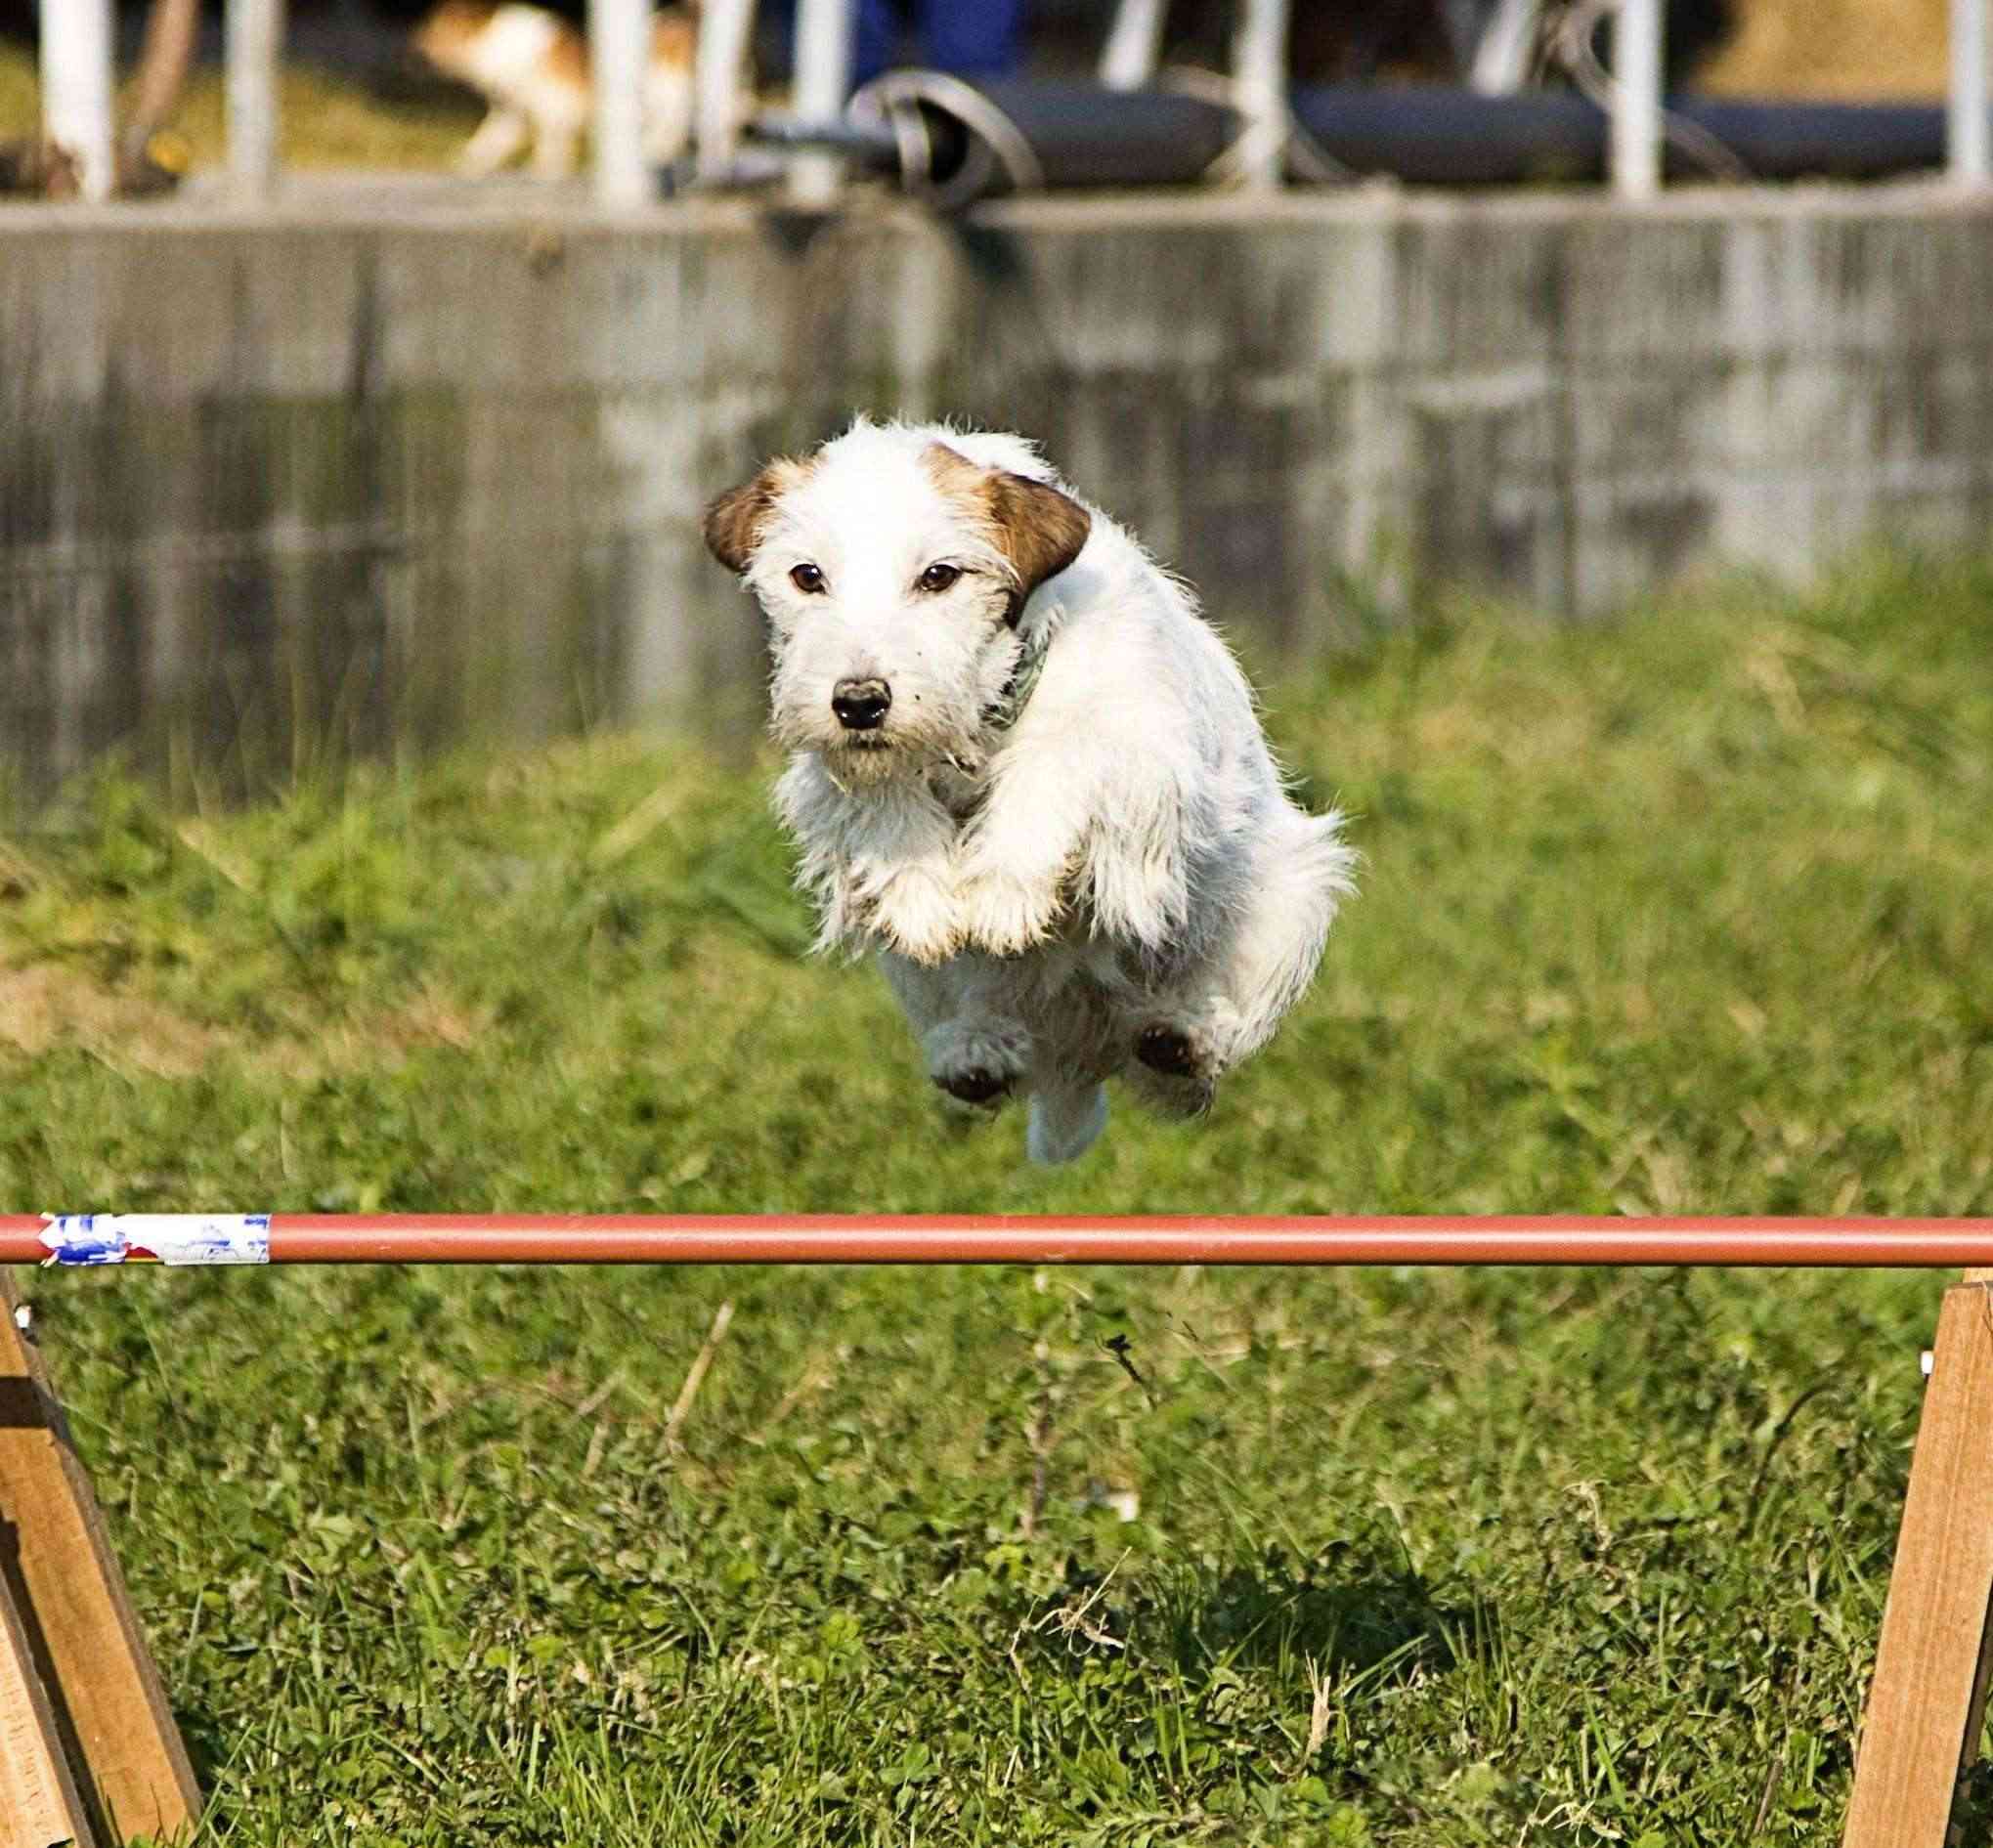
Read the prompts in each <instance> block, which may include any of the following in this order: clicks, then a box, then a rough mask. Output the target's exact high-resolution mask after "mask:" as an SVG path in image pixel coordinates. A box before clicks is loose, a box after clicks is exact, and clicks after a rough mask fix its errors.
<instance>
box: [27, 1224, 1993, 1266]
mask: <svg viewBox="0 0 1993 1848" xmlns="http://www.w3.org/2000/svg"><path fill="white" fill-rule="evenodd" d="M128 1263H130V1264H144V1263H156V1264H166V1265H241V1264H251V1265H260V1264H318V1265H335V1264H409V1265H412V1264H535V1265H542V1264H547V1265H561V1264H565V1265H576V1264H581V1265H596V1264H614V1265H630V1264H652V1265H757V1264H814V1265H914V1264H918V1265H985V1264H986V1265H1068V1264H1102V1265H1295V1266H1303V1265H1307V1266H1338V1265H1659V1266H1696V1265H1711V1266H1752V1267H1759V1268H1765V1267H1795V1268H1798V1267H1829V1268H1842V1269H1942V1270H1956V1269H1969V1268H1978V1267H1993V1219H1726V1218H1716V1219H1663V1218H1655V1219H1621V1218H1579V1217H1561V1216H1552V1217H1549V1218H1540V1219H1538V1218H1528V1217H1515V1218H1462V1219H1450V1218H1444V1217H1432V1218H1426V1217H1417V1218H1411V1217H1406V1218H1383V1219H1348V1218H1269V1217H1257V1216H1243V1215H1241V1216H1235V1217H1224V1216H1202V1215H1180V1216H1159V1217H1153V1216H1151V1217H1120V1216H1111V1217H1110V1216H1092V1217H1078V1218H1073V1217H1063V1216H1042V1217H1041V1216H1012V1215H981V1214H964V1215H944V1216H940V1217H926V1216H912V1215H893V1214H802V1215H786V1214H750V1215H733V1214H578V1213H574V1214H472V1213H408V1214H377V1215H368V1214H343V1213H338V1214H320V1213H250V1214H200V1213H84V1214H15V1215H6V1216H0V1264H21V1265H25V1264H35V1265H62V1266H85V1267H87V1266H98V1265H115V1264H128Z"/></svg>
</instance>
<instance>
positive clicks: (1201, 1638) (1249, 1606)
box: [1138, 1546, 1469, 1686]
mask: <svg viewBox="0 0 1993 1848" xmlns="http://www.w3.org/2000/svg"><path fill="white" fill-rule="evenodd" d="M1468 1620H1469V1616H1468V1613H1467V1612H1464V1611H1458V1610H1452V1609H1449V1608H1446V1607H1444V1606H1442V1605H1440V1604H1438V1603H1436V1602H1435V1601H1434V1599H1433V1597H1432V1595H1431V1592H1430V1589H1429V1587H1428V1585H1427V1583H1426V1580H1425V1579H1424V1578H1423V1577H1422V1576H1421V1575H1420V1574H1419V1573H1417V1572H1414V1571H1410V1570H1408V1569H1403V1568H1397V1567H1391V1566H1386V1565H1384V1564H1382V1563H1380V1562H1378V1561H1376V1560H1374V1559H1369V1558H1366V1557H1365V1556H1364V1555H1363V1554H1362V1553H1361V1552H1359V1551H1358V1550H1357V1549H1356V1548H1354V1547H1349V1546H1335V1547H1331V1548H1329V1549H1328V1550H1327V1551H1326V1552H1324V1553H1322V1554H1320V1555H1318V1556H1317V1557H1315V1558H1313V1559H1310V1560H1306V1561H1296V1560H1294V1559H1291V1558H1289V1557H1287V1556H1285V1555H1282V1554H1278V1553H1269V1554H1268V1555H1266V1556H1265V1557H1264V1558H1263V1559H1261V1560H1260V1561H1259V1562H1257V1563H1256V1564H1254V1565H1251V1566H1241V1565H1235V1566H1231V1567H1226V1568H1191V1569H1186V1570H1183V1571H1181V1572H1179V1573H1177V1574H1175V1575H1173V1576H1172V1577H1170V1578H1167V1579H1165V1580H1163V1581H1162V1582H1161V1583H1160V1584H1159V1585H1157V1586H1156V1587H1155V1588H1154V1589H1153V1591H1152V1592H1151V1593H1150V1594H1149V1596H1148V1600H1147V1601H1146V1603H1145V1607H1144V1608H1143V1609H1142V1610H1141V1612H1140V1613H1139V1617H1138V1622H1139V1627H1140V1631H1141V1633H1142V1635H1143V1636H1144V1638H1145V1641H1146V1644H1147V1647H1148V1650H1149V1651H1150V1652H1151V1653H1154V1654H1158V1655H1164V1656H1165V1657H1167V1658H1168V1659H1171V1660H1173V1661H1174V1663H1175V1665H1176V1668H1177V1672H1178V1673H1179V1674H1180V1675H1181V1676H1182V1677H1183V1679H1184V1680H1185V1682H1186V1683H1187V1684H1190V1685H1191V1686H1195V1685H1197V1684H1199V1683H1201V1682H1204V1681H1207V1680H1209V1679H1210V1678H1211V1676H1213V1675H1215V1674H1217V1673H1220V1672H1221V1671H1225V1670H1240V1669H1248V1668H1252V1669H1274V1670H1277V1671H1284V1670H1288V1669H1292V1670H1295V1671H1297V1672H1299V1671H1302V1670H1304V1668H1305V1666H1306V1665H1307V1664H1310V1663H1312V1664H1313V1665H1314V1667H1315V1670H1316V1672H1317V1673H1319V1674H1322V1675H1325V1676H1328V1677H1330V1678H1332V1679H1335V1680H1338V1681H1342V1682H1345V1683H1347V1682H1348V1681H1349V1680H1350V1679H1351V1678H1352V1677H1364V1678H1365V1679H1373V1678H1374V1679H1391V1680H1396V1679H1399V1678H1402V1677H1405V1676H1408V1675H1409V1674H1411V1673H1412V1672H1413V1671H1414V1670H1415V1669H1418V1668H1425V1669H1428V1670H1437V1669H1442V1668H1445V1667H1447V1666H1450V1665H1451V1663H1452V1661H1453V1659H1454V1657H1453V1655H1452V1654H1451V1651H1450V1650H1449V1649H1448V1647H1447V1643H1446V1636H1447V1632H1448V1629H1449V1627H1450V1626H1451V1627H1452V1628H1453V1629H1455V1630H1457V1629H1458V1628H1459V1627H1460V1626H1461V1625H1462V1624H1463V1623H1465V1622H1467V1621H1468Z"/></svg>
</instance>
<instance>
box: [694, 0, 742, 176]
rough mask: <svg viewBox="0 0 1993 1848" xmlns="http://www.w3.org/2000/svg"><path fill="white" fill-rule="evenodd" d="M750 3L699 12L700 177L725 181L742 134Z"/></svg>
mask: <svg viewBox="0 0 1993 1848" xmlns="http://www.w3.org/2000/svg"><path fill="white" fill-rule="evenodd" d="M754 27H755V0H706V4H705V5H704V6H703V7H701V8H700V11H699V66H698V77H697V87H698V91H699V107H698V122H697V132H698V136H699V177H700V179H702V180H706V181H715V180H724V179H725V178H726V177H727V175H728V174H730V173H731V172H732V171H733V157H734V148H735V145H736V144H737V143H738V141H739V140H740V132H741V73H742V71H743V70H744V69H745V68H746V65H747V53H748V35H749V34H750V33H751V32H752V31H753V30H754Z"/></svg>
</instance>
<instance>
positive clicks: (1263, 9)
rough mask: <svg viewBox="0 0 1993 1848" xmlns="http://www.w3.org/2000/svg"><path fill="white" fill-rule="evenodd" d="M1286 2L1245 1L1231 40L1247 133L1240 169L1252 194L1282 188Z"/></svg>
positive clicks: (1285, 132) (1240, 151)
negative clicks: (1235, 31)
mask: <svg viewBox="0 0 1993 1848" xmlns="http://www.w3.org/2000/svg"><path fill="white" fill-rule="evenodd" d="M1287 18H1288V13H1287V0H1245V11H1244V13H1243V15H1242V16H1241V17H1240V20H1239V22H1238V36H1237V37H1236V38H1235V40H1234V41H1233V53H1232V73H1233V85H1234V88H1235V91H1236V93H1237V97H1238V107H1239V110H1240V112H1241V113H1242V114H1243V115H1244V116H1245V120H1246V130H1245V134H1244V135H1243V136H1242V137H1241V138H1240V142H1239V165H1240V172H1241V176H1242V178H1243V179H1244V182H1245V184H1246V186H1247V187H1248V188H1249V189H1251V190H1252V191H1253V192H1256V193H1263V192H1271V191H1273V189H1274V188H1276V187H1278V185H1279V184H1280V178H1281V174H1282V172H1283V170H1284V168H1285V165H1286V158H1287V120H1288V116H1287Z"/></svg>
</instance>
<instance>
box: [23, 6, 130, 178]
mask: <svg viewBox="0 0 1993 1848" xmlns="http://www.w3.org/2000/svg"><path fill="white" fill-rule="evenodd" d="M111 90H112V80H111V17H110V0H41V93H42V132H43V133H44V134H45V135H46V136H47V137H48V139H49V140H50V141H52V142H54V143H55V144H56V146H57V147H59V148H61V149H63V150H65V151H66V152H67V153H68V154H69V156H70V157H71V158H72V159H73V160H74V161H75V162H76V181H77V186H78V189H79V191H80V192H81V193H82V195H83V197H84V198H86V199H89V200H91V201H93V202H97V201H101V200H104V199H108V197H109V196H110V195H111V193H112V191H113V190H114V189H115V187H116V184H117V164H116V157H115V151H114V147H113V136H112V127H111V116H112V101H111Z"/></svg>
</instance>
